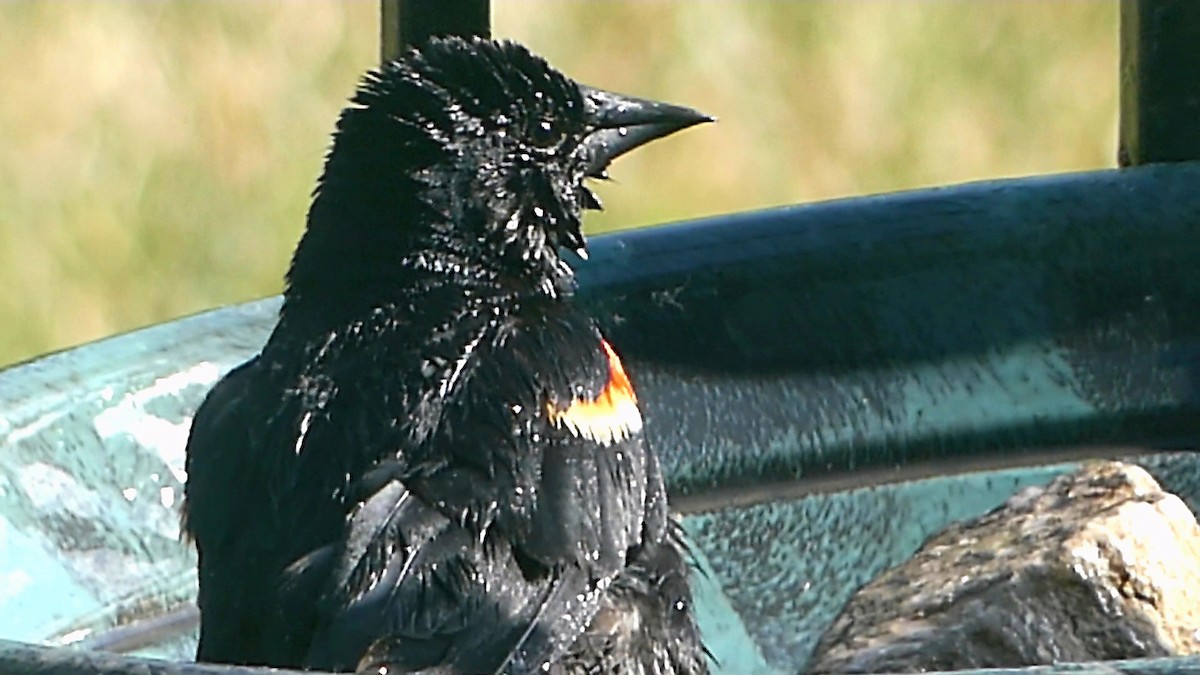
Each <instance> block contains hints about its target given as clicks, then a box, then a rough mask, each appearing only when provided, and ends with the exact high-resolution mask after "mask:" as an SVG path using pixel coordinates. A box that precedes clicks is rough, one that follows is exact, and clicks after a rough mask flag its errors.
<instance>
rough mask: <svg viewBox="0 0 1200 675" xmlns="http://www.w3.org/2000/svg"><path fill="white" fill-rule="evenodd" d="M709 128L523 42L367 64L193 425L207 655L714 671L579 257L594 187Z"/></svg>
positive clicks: (522, 668) (403, 664) (659, 486)
mask: <svg viewBox="0 0 1200 675" xmlns="http://www.w3.org/2000/svg"><path fill="white" fill-rule="evenodd" d="M706 119H707V118H706V117H705V116H703V115H701V114H699V113H697V112H695V111H692V110H689V109H687V108H681V107H676V106H671V105H667V104H662V103H656V102H652V101H645V100H640V99H635V98H630V97H625V96H620V95H616V94H612V93H609V92H604V91H600V90H596V89H591V88H588V87H584V86H582V85H579V84H578V83H576V82H574V81H572V80H570V79H569V78H567V77H565V76H564V75H562V74H561V73H559V72H557V71H555V70H554V69H553V68H551V67H550V66H548V65H547V64H546V63H545V61H543V60H542V59H540V58H538V57H536V56H534V55H533V54H531V53H529V52H528V51H527V50H525V49H524V48H523V47H520V46H518V45H515V44H512V43H496V42H491V41H485V40H470V41H467V40H461V39H444V40H433V41H431V42H429V43H428V44H427V45H425V46H424V47H422V48H421V49H420V50H419V51H413V52H410V53H408V54H407V55H405V56H403V57H402V58H400V59H399V60H397V61H395V62H392V63H389V64H387V65H385V66H384V67H383V68H382V69H381V70H380V71H378V72H374V73H370V74H368V75H367V76H366V77H365V78H364V80H363V81H362V83H361V85H360V86H359V89H358V91H357V93H356V94H355V96H354V97H353V99H352V101H351V106H350V107H349V108H347V109H346V111H345V112H343V114H342V116H341V118H340V120H339V121H338V125H337V132H336V134H335V136H334V141H333V146H332V148H331V150H330V152H329V155H328V157H327V159H326V163H325V170H324V173H323V175H322V177H321V180H320V182H319V185H318V187H317V190H316V193H315V196H314V198H313V202H312V207H311V209H310V211H309V216H308V227H307V230H306V232H305V234H304V236H303V238H302V239H301V241H300V244H299V246H298V247H297V249H296V253H295V256H294V258H293V260H292V266H291V269H290V270H289V272H288V276H287V281H288V284H287V288H286V291H285V293H284V303H283V308H282V310H281V312H280V317H279V322H278V324H277V326H276V328H275V330H274V332H273V333H272V335H271V337H270V339H269V341H268V342H267V344H266V346H265V347H264V348H263V350H262V353H261V354H260V355H259V356H257V357H256V358H254V359H252V360H251V361H249V362H247V363H245V364H243V365H241V366H240V367H238V368H236V369H235V370H234V371H232V372H231V373H230V374H229V375H227V376H226V377H225V378H224V379H222V380H221V381H220V382H219V383H218V384H217V386H216V387H215V388H214V389H213V391H212V392H211V393H210V394H209V396H208V397H207V399H206V400H205V401H204V403H203V405H202V406H201V408H200V410H199V411H198V412H197V414H196V418H195V421H194V423H193V426H192V433H191V437H190V439H189V442H188V456H187V470H188V482H187V489H186V504H185V509H186V510H185V514H186V515H185V518H186V522H185V524H186V530H187V532H188V533H190V535H191V536H192V537H193V538H194V539H195V541H196V544H197V547H198V549H199V554H200V567H199V575H200V577H199V578H200V595H199V604H200V609H201V620H202V624H201V634H200V646H199V651H198V654H197V657H198V659H200V660H204V661H219V662H228V663H243V664H268V665H274V666H292V667H297V666H299V667H309V668H322V669H334V670H344V669H359V670H363V671H369V672H385V671H386V672H389V673H395V672H416V671H421V672H437V673H533V672H552V673H608V672H613V673H629V674H631V675H635V674H640V673H646V674H649V673H655V674H660V675H671V674H676V673H677V674H681V675H684V674H687V675H691V674H699V673H705V672H707V661H706V654H705V651H704V649H703V647H702V645H701V642H700V637H699V634H698V631H697V628H696V624H695V620H694V617H693V615H692V610H691V604H690V603H691V591H690V589H689V586H688V580H687V573H688V564H687V561H686V555H685V552H684V550H683V547H682V543H681V541H680V538H679V533H678V530H677V527H676V526H675V525H674V524H673V523H672V522H671V520H670V519H669V517H668V514H667V503H666V496H665V494H664V490H663V481H662V477H661V475H660V473H659V468H658V464H657V460H656V458H655V456H654V454H653V453H651V452H649V451H648V450H647V448H646V446H645V442H644V440H643V434H642V418H641V415H640V413H639V411H638V407H637V399H636V396H635V394H634V390H633V387H632V384H631V382H630V379H629V377H628V375H627V374H626V372H625V370H624V368H623V366H622V364H621V361H620V359H619V358H618V356H617V353H616V351H614V349H613V348H612V347H611V346H610V345H609V344H608V343H607V342H606V341H605V340H604V338H603V336H602V335H601V333H600V331H599V329H598V328H597V326H596V324H595V323H594V322H593V320H592V319H591V318H589V317H588V316H587V315H586V314H584V313H583V312H581V311H580V310H578V309H576V308H575V307H574V305H573V304H572V294H573V291H574V288H575V280H574V275H573V272H572V270H571V268H570V267H569V266H568V265H567V264H566V263H565V262H564V260H563V259H562V257H561V256H560V248H569V249H575V250H578V251H580V252H582V251H583V250H584V247H585V242H584V237H583V234H582V230H581V225H580V217H581V214H582V212H583V210H585V209H589V208H598V207H599V202H598V201H597V199H596V197H595V196H594V195H593V194H592V192H591V191H590V190H589V189H588V188H587V187H586V186H585V185H584V181H585V179H586V178H589V177H602V176H603V175H604V172H605V169H606V167H607V166H608V164H609V162H611V161H612V160H613V159H614V158H615V157H616V156H618V155H620V154H622V153H624V152H625V151H627V150H630V149H632V148H634V147H636V146H638V145H641V144H642V143H645V142H647V141H649V140H652V139H654V138H658V137H661V136H664V135H666V134H669V133H672V132H674V131H677V130H679V129H683V128H685V127H688V126H691V125H693V124H696V123H699V122H702V121H705V120H706Z"/></svg>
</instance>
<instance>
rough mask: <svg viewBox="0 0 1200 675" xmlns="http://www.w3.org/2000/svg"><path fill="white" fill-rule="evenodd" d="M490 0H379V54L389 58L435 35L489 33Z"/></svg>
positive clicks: (387, 59)
mask: <svg viewBox="0 0 1200 675" xmlns="http://www.w3.org/2000/svg"><path fill="white" fill-rule="evenodd" d="M490 4H491V2H490V0H381V3H380V5H381V6H380V41H379V46H380V48H379V52H380V58H381V59H382V60H384V61H389V60H391V59H394V58H396V57H397V56H399V55H400V53H401V52H402V51H403V50H404V49H406V48H408V47H411V46H413V45H416V44H420V43H421V42H424V41H425V40H428V39H429V38H430V37H433V36H435V35H461V36H464V37H466V36H468V35H479V36H482V37H490V36H491V34H492V31H491V22H490V20H489V16H490V12H489V6H490Z"/></svg>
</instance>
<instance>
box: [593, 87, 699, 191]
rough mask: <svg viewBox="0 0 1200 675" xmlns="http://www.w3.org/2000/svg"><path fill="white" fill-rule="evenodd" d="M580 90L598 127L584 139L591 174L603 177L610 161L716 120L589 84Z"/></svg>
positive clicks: (669, 105) (683, 108)
mask: <svg viewBox="0 0 1200 675" xmlns="http://www.w3.org/2000/svg"><path fill="white" fill-rule="evenodd" d="M580 89H582V90H583V97H584V101H585V105H586V106H587V108H588V115H589V117H590V118H591V121H592V124H593V125H594V126H595V128H596V130H595V131H593V132H592V133H591V134H589V135H588V137H587V139H586V140H585V141H584V144H585V145H586V146H587V147H588V149H589V150H590V152H591V157H590V159H589V162H588V167H587V175H588V176H590V177H592V178H603V177H604V176H605V173H604V170H605V169H606V168H608V165H609V163H611V162H612V161H613V160H614V159H616V158H617V157H620V156H621V155H623V154H625V153H627V152H629V151H630V150H633V149H634V148H636V147H638V146H639V145H643V144H645V143H649V142H650V141H653V140H654V139H656V138H662V137H663V136H667V135H669V134H673V133H675V132H676V131H679V130H681V129H686V128H688V127H690V126H693V125H696V124H700V123H701V122H712V121H713V118H711V117H709V116H708V115H705V114H704V113H702V112H699V111H696V110H692V109H691V108H685V107H683V106H678V105H671V104H670V103H662V102H660V101H650V100H646V99H642V98H634V97H632V96H625V95H623V94H616V93H613V92H611V91H604V90H603V89H593V88H592V87H587V86H581V87H580Z"/></svg>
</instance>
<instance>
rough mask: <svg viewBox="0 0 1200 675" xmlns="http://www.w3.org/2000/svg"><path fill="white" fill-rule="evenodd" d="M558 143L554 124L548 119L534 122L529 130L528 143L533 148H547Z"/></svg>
mask: <svg viewBox="0 0 1200 675" xmlns="http://www.w3.org/2000/svg"><path fill="white" fill-rule="evenodd" d="M556 141H558V133H557V132H556V131H555V129H554V123H553V122H551V121H550V120H548V119H544V118H543V119H540V120H536V121H535V122H534V123H533V126H532V128H531V129H530V130H529V142H530V143H532V144H533V145H534V146H535V147H539V148H548V147H550V146H552V145H554V143H555V142H556Z"/></svg>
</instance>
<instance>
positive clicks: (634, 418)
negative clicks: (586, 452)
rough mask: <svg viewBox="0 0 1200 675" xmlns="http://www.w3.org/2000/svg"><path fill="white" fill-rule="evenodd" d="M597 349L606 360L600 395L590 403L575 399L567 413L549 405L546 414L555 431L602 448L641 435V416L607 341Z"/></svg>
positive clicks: (630, 386) (603, 341)
mask: <svg viewBox="0 0 1200 675" xmlns="http://www.w3.org/2000/svg"><path fill="white" fill-rule="evenodd" d="M600 348H601V349H603V350H604V355H605V356H607V357H608V384H606V385H604V389H602V390H601V391H600V394H599V395H598V396H597V397H596V398H594V399H592V400H590V401H589V400H581V399H576V400H574V401H572V402H571V405H569V406H567V407H566V409H559V408H557V407H555V406H554V404H552V403H548V404H546V413H547V414H548V415H549V417H550V423H551V424H553V425H554V426H556V427H559V428H566V429H567V430H568V431H570V432H571V433H572V434H574V435H576V436H579V437H581V438H586V439H588V440H592V441H596V442H598V443H600V444H602V445H612V444H613V443H616V442H618V441H622V440H625V439H626V438H629V437H630V436H632V435H633V434H635V433H637V432H638V431H641V429H642V413H641V411H640V410H638V405H637V395H636V394H635V393H634V392H633V384H631V383H630V382H629V376H628V375H626V374H625V366H624V365H622V363H621V359H620V357H618V356H617V353H616V352H615V351H613V348H612V346H611V345H609V344H608V341H607V340H600Z"/></svg>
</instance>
